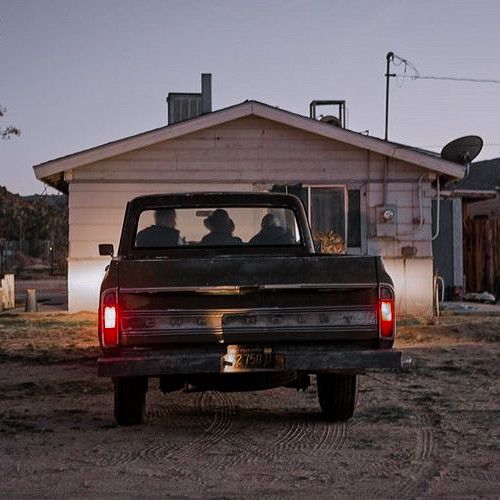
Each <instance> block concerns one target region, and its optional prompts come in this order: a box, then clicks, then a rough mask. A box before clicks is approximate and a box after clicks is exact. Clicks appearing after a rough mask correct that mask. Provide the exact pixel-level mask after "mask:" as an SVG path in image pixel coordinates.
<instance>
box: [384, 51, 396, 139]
mask: <svg viewBox="0 0 500 500" xmlns="http://www.w3.org/2000/svg"><path fill="white" fill-rule="evenodd" d="M386 59H387V68H386V71H385V135H384V140H385V141H387V140H388V139H389V78H391V76H392V77H395V76H396V73H389V70H390V65H391V62H392V61H394V52H387V55H386Z"/></svg>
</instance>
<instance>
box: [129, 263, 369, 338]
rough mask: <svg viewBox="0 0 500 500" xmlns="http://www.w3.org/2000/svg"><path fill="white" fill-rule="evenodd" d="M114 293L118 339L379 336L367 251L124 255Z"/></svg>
mask: <svg viewBox="0 0 500 500" xmlns="http://www.w3.org/2000/svg"><path fill="white" fill-rule="evenodd" d="M119 293H120V315H121V325H120V326H121V332H122V344H124V345H130V346H132V345H133V346H138V345H141V346H146V345H150V344H159V343H185V342H195V343H199V342H205V343H207V342H208V343H212V342H218V343H220V342H224V343H241V342H259V343H262V342H279V341H284V340H286V341H310V340H318V341H332V340H354V341H356V340H359V341H366V340H370V339H376V338H377V337H378V320H377V298H378V261H377V258H374V257H366V258H360V257H355V258H352V257H347V256H325V255H311V256H306V257H290V256H287V257H281V256H272V257H269V256H266V257H261V256H244V257H235V256H230V257H223V256H221V257H217V258H193V259H187V258H183V259H147V260H124V261H122V262H121V264H120V273H119Z"/></svg>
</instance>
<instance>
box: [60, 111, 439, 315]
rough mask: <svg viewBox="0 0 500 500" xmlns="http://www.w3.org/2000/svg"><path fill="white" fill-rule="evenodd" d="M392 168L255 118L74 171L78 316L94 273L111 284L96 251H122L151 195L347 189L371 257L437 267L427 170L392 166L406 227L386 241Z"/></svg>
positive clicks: (72, 256) (73, 266) (72, 232)
mask: <svg viewBox="0 0 500 500" xmlns="http://www.w3.org/2000/svg"><path fill="white" fill-rule="evenodd" d="M385 162H386V159H385V158H384V157H383V156H381V155H379V154H376V153H373V152H369V151H367V150H364V149H360V148H357V147H354V146H352V145H348V144H345V143H342V142H338V141H334V140H332V139H327V138H323V137H320V136H316V135H314V134H312V133H309V132H305V131H303V130H300V129H296V128H293V127H289V126H285V125H282V124H278V123H276V122H273V121H270V120H265V119H262V118H256V117H247V118H241V119H238V120H234V121H232V122H228V123H225V124H223V125H220V126H216V127H212V128H209V129H205V130H201V131H198V132H195V133H192V134H190V135H186V136H183V137H182V138H177V139H172V140H169V141H165V142H163V143H158V144H155V145H153V146H148V147H146V148H143V149H139V150H135V151H132V152H128V153H126V154H122V155H119V156H115V157H113V158H112V159H108V160H103V161H98V162H95V163H92V164H89V165H86V166H82V167H79V168H77V169H75V170H74V171H70V172H69V173H68V175H67V179H68V180H69V186H70V188H69V191H70V192H69V218H70V229H69V242H70V247H69V267H70V272H69V280H70V283H69V289H70V308H72V310H77V309H78V307H77V306H76V302H75V301H74V300H73V302H72V298H71V296H72V294H73V293H76V291H75V290H76V288H75V287H77V286H82V283H84V282H86V281H85V280H86V279H87V278H86V277H85V276H86V273H87V272H88V270H87V267H88V266H87V264H89V263H90V262H91V261H94V262H95V264H94V269H97V268H99V271H95V273H96V274H95V275H96V276H97V275H99V276H101V275H102V270H103V268H104V265H105V263H106V262H107V259H106V258H102V257H99V256H98V251H97V248H98V247H97V245H98V244H99V243H113V244H114V245H115V248H116V246H117V244H118V241H119V236H120V230H121V225H122V221H123V214H124V210H125V206H126V203H127V201H128V200H130V199H132V198H134V197H136V196H139V195H142V194H147V193H162V192H165V193H167V192H189V191H238V190H240V191H250V190H268V189H270V188H271V187H272V186H273V185H274V184H304V185H332V184H335V185H337V184H341V185H347V186H348V187H350V188H359V189H360V190H361V193H362V196H361V210H362V212H363V216H364V219H365V221H366V224H364V226H363V227H364V231H365V234H363V235H362V238H363V239H364V245H363V248H365V249H366V251H367V253H368V254H378V255H382V256H384V257H386V258H401V255H402V248H403V247H406V246H411V247H414V248H415V251H416V253H417V257H419V258H420V257H423V258H430V257H432V249H431V244H430V236H431V226H430V221H431V202H430V199H431V197H433V196H434V191H433V190H432V189H431V187H430V184H429V182H427V181H426V182H423V183H422V187H423V211H424V224H423V226H422V228H421V229H418V227H419V223H418V222H419V197H418V179H419V178H420V176H421V175H422V174H424V173H425V172H426V170H425V169H423V168H419V167H417V166H415V165H412V164H409V163H405V162H402V161H399V160H389V163H388V185H387V204H388V205H393V206H395V207H397V217H396V220H395V221H394V223H393V225H394V227H393V234H391V235H390V236H389V237H380V236H379V237H377V224H378V223H379V219H380V206H381V205H382V203H383V192H384V189H383V180H384V167H385ZM84 262H85V263H86V264H85V265H84V264H83V263H84ZM96 266H97V267H96ZM80 270H83V271H80ZM82 273H83V274H82ZM93 279H97V278H93ZM90 290H92V287H90V288H89V292H88V293H90ZM88 300H90V299H88ZM88 300H87V303H88ZM91 300H92V304H94V303H96V302H95V301H96V298H92V299H91ZM405 300H406V299H405ZM431 301H432V297H431ZM410 302H411V301H410ZM431 303H432V302H431ZM71 304H73V307H72V306H71ZM84 308H85V309H88V308H91V307H84Z"/></svg>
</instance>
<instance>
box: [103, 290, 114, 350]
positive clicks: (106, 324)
mask: <svg viewBox="0 0 500 500" xmlns="http://www.w3.org/2000/svg"><path fill="white" fill-rule="evenodd" d="M100 310H101V314H100V318H99V326H100V333H101V343H102V346H103V347H115V346H116V345H118V300H117V294H116V290H107V291H105V292H104V293H103V294H102V298H101V308H100Z"/></svg>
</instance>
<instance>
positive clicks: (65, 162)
mask: <svg viewBox="0 0 500 500" xmlns="http://www.w3.org/2000/svg"><path fill="white" fill-rule="evenodd" d="M249 115H254V116H257V117H260V118H264V119H268V120H271V121H275V122H278V123H281V124H284V125H288V126H291V127H294V128H298V129H301V130H304V131H307V132H311V133H313V134H316V135H319V136H322V137H325V138H329V139H333V140H336V141H339V142H344V143H347V144H351V145H354V146H357V147H359V148H362V149H367V150H370V151H373V152H375V153H378V154H381V155H383V156H386V157H389V158H393V159H397V160H401V161H405V162H408V163H412V164H414V165H417V166H420V167H423V168H426V169H428V170H431V171H434V172H437V173H440V174H442V175H446V176H448V177H450V178H452V179H461V178H462V177H463V176H464V174H465V167H463V166H462V165H457V164H455V163H451V162H448V161H446V160H443V159H441V158H436V157H433V156H431V155H426V154H424V153H421V152H417V151H413V150H411V149H408V148H405V147H404V146H401V145H399V144H394V143H391V142H386V141H382V140H380V139H377V138H374V137H369V136H365V135H362V134H359V133H357V132H353V131H352V130H346V129H343V128H339V127H333V126H331V125H329V124H326V123H323V122H320V121H318V120H313V119H311V118H308V117H306V116H302V115H299V114H295V113H292V112H289V111H284V110H281V109H278V108H274V107H272V106H269V105H267V104H263V103H260V102H256V101H245V102H243V103H240V104H237V105H235V106H232V107H229V108H225V109H222V110H219V111H215V112H212V113H209V114H206V115H201V116H199V117H196V118H193V119H191V120H187V121H184V122H180V123H176V124H174V125H171V126H166V127H161V128H159V129H155V130H151V131H149V132H144V133H142V134H138V135H135V136H131V137H127V138H124V139H119V140H117V141H113V142H110V143H107V144H104V145H102V146H97V147H95V148H92V149H88V150H85V151H81V152H78V153H75V154H72V155H69V156H65V157H62V158H59V159H55V160H52V161H49V162H45V163H41V164H39V165H35V166H34V167H33V169H34V171H35V175H36V177H37V179H40V180H45V179H46V178H47V177H49V176H52V175H54V174H57V173H60V172H64V171H66V170H71V169H73V168H77V167H81V166H84V165H88V164H90V163H94V162H96V161H100V160H104V159H106V158H110V157H112V156H116V155H119V154H124V153H128V152H130V151H134V150H136V149H140V148H144V147H147V146H151V145H153V144H155V143H157V142H162V141H167V140H170V139H175V138H177V137H180V136H183V135H186V134H189V133H192V132H196V131H198V130H201V129H204V128H209V127H213V126H217V125H219V124H221V123H225V122H228V121H232V120H236V119H238V118H244V117H246V116H249Z"/></svg>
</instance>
